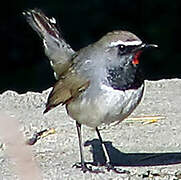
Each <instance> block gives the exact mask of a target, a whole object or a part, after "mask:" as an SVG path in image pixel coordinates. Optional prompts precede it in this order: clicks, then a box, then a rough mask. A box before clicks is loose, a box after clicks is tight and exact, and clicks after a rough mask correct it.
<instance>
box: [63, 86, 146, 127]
mask: <svg viewBox="0 0 181 180" xmlns="http://www.w3.org/2000/svg"><path fill="white" fill-rule="evenodd" d="M143 89H144V84H142V85H141V86H140V87H139V88H138V89H129V90H125V91H123V90H115V89H113V88H112V87H108V86H106V85H103V84H102V85H101V86H100V88H99V89H96V90H93V89H91V88H88V89H87V90H86V91H85V92H83V93H82V94H81V95H80V96H79V97H77V98H76V99H75V100H74V101H72V102H71V103H70V104H68V105H67V107H66V108H67V112H68V114H69V115H70V116H71V117H72V118H73V119H74V120H76V121H78V122H79V123H80V124H85V125H87V126H90V127H93V128H95V127H97V126H99V125H101V124H102V123H106V124H109V123H112V122H115V121H121V120H123V119H124V118H125V117H127V116H128V115H129V114H130V113H131V112H132V111H133V110H134V109H135V108H136V106H137V105H138V104H139V102H140V100H141V98H142V95H143Z"/></svg>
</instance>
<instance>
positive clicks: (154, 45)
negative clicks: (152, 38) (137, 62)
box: [140, 44, 158, 49]
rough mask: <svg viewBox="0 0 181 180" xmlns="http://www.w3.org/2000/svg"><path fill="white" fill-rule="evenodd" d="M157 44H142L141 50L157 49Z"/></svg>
mask: <svg viewBox="0 0 181 180" xmlns="http://www.w3.org/2000/svg"><path fill="white" fill-rule="evenodd" d="M157 47H158V45H156V44H141V46H140V49H149V48H157Z"/></svg>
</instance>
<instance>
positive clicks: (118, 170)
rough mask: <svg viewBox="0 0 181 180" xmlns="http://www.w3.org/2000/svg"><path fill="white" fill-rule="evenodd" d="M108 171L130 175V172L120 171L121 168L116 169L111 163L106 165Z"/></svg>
mask: <svg viewBox="0 0 181 180" xmlns="http://www.w3.org/2000/svg"><path fill="white" fill-rule="evenodd" d="M105 167H106V169H107V171H111V170H112V171H114V172H115V173H118V174H129V173H130V172H129V171H126V170H123V169H120V168H116V167H114V166H113V165H111V164H110V163H107V164H106V165H105Z"/></svg>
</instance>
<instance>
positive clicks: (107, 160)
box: [96, 127, 127, 173]
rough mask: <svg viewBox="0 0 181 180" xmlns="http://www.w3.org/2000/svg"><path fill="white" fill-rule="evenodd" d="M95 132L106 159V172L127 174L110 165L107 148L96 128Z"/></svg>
mask: <svg viewBox="0 0 181 180" xmlns="http://www.w3.org/2000/svg"><path fill="white" fill-rule="evenodd" d="M96 132H97V135H98V137H99V140H100V142H101V146H102V149H103V151H104V154H105V157H106V163H105V166H106V168H107V170H108V171H110V170H113V171H114V172H116V173H127V171H125V170H122V169H119V168H115V167H114V166H113V165H112V164H111V160H110V158H109V154H108V151H107V148H106V146H105V144H104V142H103V140H102V137H101V134H100V132H99V129H98V128H97V127H96Z"/></svg>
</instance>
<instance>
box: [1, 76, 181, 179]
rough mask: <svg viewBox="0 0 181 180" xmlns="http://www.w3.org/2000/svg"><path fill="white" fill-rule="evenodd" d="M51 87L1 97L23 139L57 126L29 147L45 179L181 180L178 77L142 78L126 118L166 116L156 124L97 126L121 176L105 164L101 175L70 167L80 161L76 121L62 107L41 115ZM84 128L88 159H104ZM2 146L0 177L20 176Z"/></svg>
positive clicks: (180, 91)
mask: <svg viewBox="0 0 181 180" xmlns="http://www.w3.org/2000/svg"><path fill="white" fill-rule="evenodd" d="M49 91H50V89H49V90H47V91H44V92H43V93H42V94H40V93H32V92H28V93H26V94H23V95H19V94H17V93H16V92H12V91H6V92H5V93H3V94H2V95H0V109H1V111H3V112H4V113H5V114H7V115H8V116H10V117H13V118H15V119H18V120H19V123H20V126H21V128H20V131H21V132H22V133H23V134H24V136H25V137H26V138H27V139H28V138H29V137H31V136H32V135H33V134H34V133H35V132H37V131H40V130H43V129H46V128H55V130H56V133H55V134H53V135H50V136H48V137H45V138H43V139H40V140H39V141H38V142H37V143H36V144H35V145H33V157H34V158H35V160H36V161H37V163H38V165H39V167H40V169H41V171H42V174H43V179H45V180H56V179H71V180H74V179H75V180H77V179H109V180H113V179H124V180H128V179H129V180H130V179H131V180H140V179H145V180H147V179H151V178H152V179H156V180H159V179H160V180H162V179H163V180H168V179H175V180H176V179H181V172H180V169H181V132H180V130H181V108H180V104H181V80H179V79H171V80H160V81H155V82H153V81H151V82H150V81H146V89H145V95H144V99H143V100H142V102H141V104H140V105H139V106H138V107H137V109H136V110H135V111H134V112H133V114H132V115H131V116H130V117H138V116H150V115H151V116H153V115H161V116H164V117H165V119H162V120H158V121H157V122H156V123H142V122H129V121H126V120H125V121H124V122H122V123H120V124H119V125H116V126H113V125H110V126H109V127H108V126H103V127H101V129H102V130H101V134H102V137H103V140H104V141H105V142H106V146H107V148H108V149H109V154H110V158H111V161H112V162H113V164H115V165H116V167H118V168H120V169H122V170H125V171H126V172H125V173H122V174H117V173H115V172H113V171H110V172H107V171H106V169H105V168H104V167H100V168H101V169H102V170H104V171H105V173H99V174H92V173H83V172H81V171H80V170H79V169H76V168H72V165H73V164H74V163H75V162H79V147H78V138H77V133H76V128H75V122H74V121H73V120H71V119H70V117H68V116H67V113H66V112H65V109H64V107H62V106H58V107H57V108H55V109H54V110H52V111H50V112H49V113H47V114H45V115H43V113H42V112H43V110H44V108H45V103H46V99H47V95H48V93H49ZM1 123H3V122H1ZM83 129H84V130H83V139H84V142H85V148H84V150H85V158H86V161H88V162H93V159H94V161H95V162H96V161H98V160H100V161H101V160H103V157H102V151H101V149H100V146H99V141H98V139H97V136H96V133H95V132H94V131H93V130H92V129H90V128H87V127H85V126H84V128H83ZM7 133H11V132H7ZM5 149H6V148H5V145H4V143H3V141H2V139H1V137H0V164H1V165H0V180H1V179H3V180H12V179H18V178H17V176H16V175H15V173H14V172H13V170H12V169H11V164H12V162H11V161H10V160H9V158H8V156H7V155H6V153H5ZM93 168H95V169H96V168H98V167H97V166H95V167H93Z"/></svg>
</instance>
